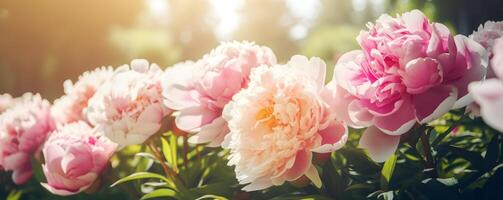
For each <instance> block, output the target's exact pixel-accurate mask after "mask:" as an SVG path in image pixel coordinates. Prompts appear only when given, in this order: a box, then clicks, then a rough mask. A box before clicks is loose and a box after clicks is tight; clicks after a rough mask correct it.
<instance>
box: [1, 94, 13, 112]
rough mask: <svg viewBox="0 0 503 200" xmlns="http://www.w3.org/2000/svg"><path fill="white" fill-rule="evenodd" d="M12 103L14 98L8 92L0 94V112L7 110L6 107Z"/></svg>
mask: <svg viewBox="0 0 503 200" xmlns="http://www.w3.org/2000/svg"><path fill="white" fill-rule="evenodd" d="M13 103H14V99H13V98H12V96H11V95H10V94H2V95H0V113H2V112H3V111H5V110H7V108H9V107H11V106H12V104H13Z"/></svg>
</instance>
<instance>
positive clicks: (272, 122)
mask: <svg viewBox="0 0 503 200" xmlns="http://www.w3.org/2000/svg"><path fill="white" fill-rule="evenodd" d="M255 119H256V120H257V123H262V124H265V125H266V126H267V127H269V128H270V129H272V128H273V127H275V126H276V125H277V124H278V120H277V119H276V117H274V108H273V106H268V107H265V108H262V109H261V110H260V111H259V112H258V113H257V115H256V116H255Z"/></svg>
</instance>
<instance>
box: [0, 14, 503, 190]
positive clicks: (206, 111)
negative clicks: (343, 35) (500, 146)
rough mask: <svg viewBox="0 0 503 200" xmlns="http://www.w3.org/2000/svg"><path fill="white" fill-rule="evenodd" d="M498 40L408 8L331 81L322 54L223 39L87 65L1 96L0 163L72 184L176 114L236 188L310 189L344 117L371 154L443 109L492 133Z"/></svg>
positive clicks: (386, 151)
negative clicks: (174, 53) (473, 118)
mask: <svg viewBox="0 0 503 200" xmlns="http://www.w3.org/2000/svg"><path fill="white" fill-rule="evenodd" d="M502 35H503V23H494V22H488V23H486V24H485V26H481V27H480V28H479V30H478V31H477V32H475V33H474V34H473V35H472V36H471V37H466V36H463V35H452V34H451V33H450V31H449V29H448V28H447V27H446V26H444V25H442V24H440V23H434V22H430V21H429V20H428V19H427V18H426V17H425V16H424V15H423V14H422V13H421V12H420V11H418V10H413V11H411V12H408V13H404V14H403V15H400V16H397V17H391V16H389V15H383V16H381V17H379V19H377V21H376V22H375V23H370V24H368V30H364V31H362V32H361V33H360V35H359V36H358V38H357V40H358V43H359V44H360V47H361V49H359V50H355V51H351V52H348V53H346V54H344V55H343V56H342V57H340V59H339V60H338V62H337V64H336V66H335V71H334V76H333V78H332V79H331V80H330V81H325V77H326V65H325V63H324V61H323V60H321V59H319V58H316V57H314V58H306V57H304V56H300V55H296V56H293V57H292V58H291V59H290V60H289V61H288V62H287V63H283V64H281V63H278V62H277V59H276V56H275V55H274V53H273V51H272V50H271V49H269V48H268V47H264V46H259V45H255V44H254V43H249V42H224V43H221V44H220V45H219V46H218V47H216V48H215V49H213V50H212V51H211V52H210V53H208V54H206V55H204V56H203V57H202V58H201V59H199V60H197V61H186V62H182V63H179V64H176V65H174V66H172V67H169V68H167V69H166V70H161V68H159V67H158V66H157V65H155V64H149V63H148V61H146V60H133V61H132V62H131V64H130V65H123V66H120V67H118V68H116V69H113V68H111V67H102V68H97V69H95V70H93V71H89V72H85V73H84V74H83V75H81V76H80V77H79V79H78V81H76V82H75V83H72V82H71V81H69V80H68V81H66V82H65V83H64V93H65V95H63V96H62V97H61V98H59V99H57V100H55V101H54V103H53V104H52V105H51V103H49V102H48V101H47V100H44V99H43V98H41V97H40V95H38V94H35V95H34V94H31V93H27V94H25V95H23V96H22V97H18V98H12V97H11V96H10V95H8V94H5V95H2V96H0V112H1V115H0V169H3V170H5V171H12V179H13V181H14V182H15V183H16V184H23V183H25V182H27V181H28V180H29V179H30V177H31V176H32V173H33V172H32V166H31V159H32V158H36V159H43V160H44V162H43V163H44V164H43V172H44V174H45V176H46V179H47V183H42V186H44V187H45V188H47V189H48V190H49V191H51V192H52V193H54V194H58V195H71V194H75V193H79V192H81V191H83V190H86V189H87V188H89V187H90V186H91V185H92V184H93V182H94V181H95V180H96V179H97V177H98V176H99V174H100V173H102V171H103V170H104V168H105V167H106V166H107V163H108V160H109V159H110V157H111V156H112V155H113V154H114V152H116V151H119V150H120V149H122V148H123V147H125V146H128V145H133V144H142V143H144V142H146V141H147V140H149V139H150V138H152V137H156V134H157V133H161V132H163V131H166V130H163V127H165V126H164V125H165V124H169V123H170V122H169V120H170V119H171V118H168V116H170V115H173V116H175V117H176V119H175V123H176V127H177V128H179V129H181V130H183V131H185V132H189V133H191V137H190V139H189V141H190V142H192V143H196V144H206V145H207V146H208V147H222V148H224V149H228V150H229V152H230V155H229V156H228V160H229V161H228V164H229V165H231V166H235V173H236V178H237V180H238V181H239V183H241V184H246V186H245V187H244V188H243V190H246V191H253V190H261V189H265V188H268V187H271V186H274V185H281V184H283V183H284V182H285V181H294V180H296V179H298V178H300V177H301V176H306V177H307V178H308V179H310V180H311V181H312V182H313V184H314V185H316V186H318V187H319V186H320V185H321V181H320V177H319V174H318V171H317V168H316V167H315V166H314V165H313V163H312V160H313V154H314V153H331V152H333V151H336V150H337V149H339V148H341V147H342V146H344V145H345V143H346V141H347V138H348V126H349V127H352V128H366V130H365V131H364V133H363V135H362V137H361V139H360V146H361V147H363V148H365V149H367V151H368V153H369V156H370V157H371V158H372V159H373V160H375V161H377V162H383V161H385V160H387V159H388V157H389V156H391V155H392V154H393V153H394V152H395V151H396V149H397V147H398V144H399V142H400V136H401V135H402V134H404V133H406V132H408V131H409V130H411V129H412V128H413V127H414V126H416V125H417V124H425V123H428V122H431V121H433V120H436V119H438V118H440V117H441V116H442V115H444V114H445V113H447V112H448V111H449V110H451V109H457V108H462V107H467V109H466V110H467V112H470V114H471V115H481V116H482V117H483V119H484V120H485V121H486V122H487V123H488V124H489V125H491V126H493V127H494V128H495V129H498V130H500V131H503V126H502V125H503V123H501V122H502V121H503V112H501V108H502V107H503V81H502V80H500V79H499V78H503V39H498V38H499V37H500V36H502ZM488 67H489V68H488ZM485 79H488V80H485ZM326 82H328V83H327V84H326ZM473 100H475V102H474V101H473ZM39 152H41V153H42V154H41V155H40V154H39ZM41 156H43V158H41Z"/></svg>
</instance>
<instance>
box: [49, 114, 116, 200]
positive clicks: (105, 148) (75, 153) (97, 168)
mask: <svg viewBox="0 0 503 200" xmlns="http://www.w3.org/2000/svg"><path fill="white" fill-rule="evenodd" d="M116 147H117V144H115V143H113V142H111V141H110V140H109V139H108V138H106V137H105V136H103V134H102V133H101V132H97V131H96V130H95V129H92V128H91V127H90V126H89V125H87V123H85V122H82V121H79V122H74V123H70V124H65V125H63V126H61V127H58V129H57V130H56V131H54V132H53V133H52V134H51V136H50V137H49V138H48V139H47V142H46V143H45V145H44V147H43V150H42V152H43V154H44V158H45V164H43V165H42V168H43V171H44V174H45V177H46V178H47V183H41V184H42V186H44V187H45V188H46V189H47V190H49V191H50V192H52V193H53V194H57V195H62V196H67V195H72V194H76V193H79V192H82V191H83V190H85V189H87V188H89V186H91V185H92V184H93V182H94V181H95V180H96V179H97V178H98V176H99V174H100V173H101V171H103V169H104V168H105V167H106V166H107V163H108V159H109V158H110V157H111V156H112V154H113V153H114V151H115V148H116Z"/></svg>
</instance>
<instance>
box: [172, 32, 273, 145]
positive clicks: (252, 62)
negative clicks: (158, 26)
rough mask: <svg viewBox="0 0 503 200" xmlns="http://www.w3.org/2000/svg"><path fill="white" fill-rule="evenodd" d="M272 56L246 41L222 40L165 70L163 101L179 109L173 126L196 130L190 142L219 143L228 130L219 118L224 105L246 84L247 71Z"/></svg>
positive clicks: (261, 47) (265, 63) (263, 63)
mask: <svg viewBox="0 0 503 200" xmlns="http://www.w3.org/2000/svg"><path fill="white" fill-rule="evenodd" d="M275 63H276V56H275V55H274V53H273V52H272V50H271V49H269V48H267V47H263V46H257V45H255V44H253V43H249V42H225V43H222V44H220V45H219V46H218V47H217V48H215V49H213V50H212V51H211V52H210V53H209V54H207V55H205V56H204V57H203V58H202V59H200V60H199V61H197V62H195V63H193V62H185V63H181V64H178V65H175V66H173V67H171V68H169V69H168V70H166V74H165V77H164V78H163V90H164V91H163V95H164V98H165V104H166V105H167V106H168V107H169V108H171V109H174V110H179V111H180V112H179V114H178V116H177V118H176V125H177V126H178V127H179V128H180V129H181V130H184V131H187V132H199V133H197V134H196V135H194V136H192V137H191V138H190V141H191V142H193V143H209V144H208V146H219V145H220V144H221V143H222V141H223V139H224V136H225V135H226V134H227V133H228V128H227V125H226V122H225V120H223V118H222V116H221V115H222V110H223V108H224V106H225V105H226V104H227V103H228V102H229V101H230V100H231V99H232V97H233V96H234V94H236V93H237V92H239V91H240V90H241V89H242V88H245V87H246V86H247V85H248V82H249V80H250V78H249V76H250V71H251V70H252V69H253V68H255V67H258V66H260V65H266V66H271V65H273V64H275Z"/></svg>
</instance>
